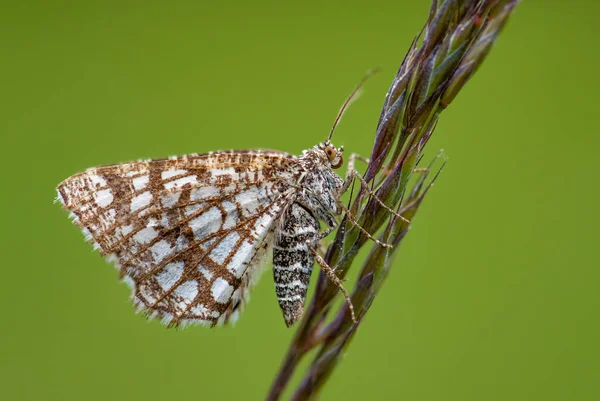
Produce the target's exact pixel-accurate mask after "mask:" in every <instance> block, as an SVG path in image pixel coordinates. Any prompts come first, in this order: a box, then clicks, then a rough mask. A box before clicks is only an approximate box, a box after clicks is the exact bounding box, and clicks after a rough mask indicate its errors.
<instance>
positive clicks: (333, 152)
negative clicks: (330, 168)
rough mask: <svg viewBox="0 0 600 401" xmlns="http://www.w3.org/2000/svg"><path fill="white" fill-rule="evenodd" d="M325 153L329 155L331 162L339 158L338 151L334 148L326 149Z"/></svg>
mask: <svg viewBox="0 0 600 401" xmlns="http://www.w3.org/2000/svg"><path fill="white" fill-rule="evenodd" d="M325 153H326V154H327V158H328V159H329V161H332V160H333V159H335V157H336V156H337V151H336V150H335V149H332V148H327V149H325Z"/></svg>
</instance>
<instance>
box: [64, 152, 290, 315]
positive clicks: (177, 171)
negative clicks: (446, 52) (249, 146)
mask: <svg viewBox="0 0 600 401" xmlns="http://www.w3.org/2000/svg"><path fill="white" fill-rule="evenodd" d="M292 160H294V158H293V157H291V156H288V155H286V154H283V153H276V152H262V153H261V152H237V151H236V152H233V151H232V152H217V153H209V154H205V155H189V156H183V157H181V158H171V159H164V160H151V161H140V162H134V163H126V164H120V165H112V166H105V167H99V168H93V169H89V170H87V171H85V172H83V173H80V174H76V175H74V176H72V177H70V178H68V179H67V180H65V181H64V182H62V183H61V184H60V185H59V187H58V197H59V200H60V201H61V202H62V203H63V204H64V205H65V207H66V208H67V209H68V210H70V211H71V212H72V217H73V219H74V221H75V223H76V224H77V225H79V226H80V227H81V228H82V230H83V231H84V234H85V235H86V238H87V239H88V240H89V241H91V242H93V243H94V246H95V247H96V248H98V249H99V250H100V252H101V253H102V254H104V255H106V256H107V257H108V258H109V259H111V260H113V261H114V262H115V263H116V264H117V266H118V267H119V269H120V271H121V276H122V277H123V278H124V279H125V281H127V282H129V283H130V284H131V285H132V286H133V288H134V294H133V296H134V302H135V303H136V304H137V305H138V306H139V308H140V309H143V310H146V311H147V312H148V314H149V315H151V316H158V317H161V318H162V319H163V321H164V322H165V323H167V324H170V325H177V324H186V323H201V324H208V325H215V324H216V323H220V322H224V321H227V320H228V319H229V318H230V317H231V316H233V314H234V313H235V312H237V311H238V310H239V306H240V305H241V303H242V302H243V299H244V298H246V297H247V289H248V285H249V283H250V282H251V281H252V273H253V272H254V271H256V270H257V265H258V264H259V263H260V260H259V259H261V258H260V257H261V256H262V255H264V253H265V251H266V248H267V245H268V244H270V243H271V236H272V235H273V230H274V228H275V223H276V221H277V220H278V218H279V216H280V215H281V213H282V211H283V209H284V207H285V205H286V204H288V203H289V202H290V197H291V196H293V193H294V191H293V189H290V188H289V187H288V184H287V183H289V182H290V181H293V180H292V175H294V174H297V171H296V172H295V170H294V169H293V168H292V166H291V165H289V164H290V162H291V161H292Z"/></svg>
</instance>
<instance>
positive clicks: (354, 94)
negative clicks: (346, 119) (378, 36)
mask: <svg viewBox="0 0 600 401" xmlns="http://www.w3.org/2000/svg"><path fill="white" fill-rule="evenodd" d="M376 72H379V68H373V69H371V70H369V71H367V73H366V74H365V76H364V77H363V78H362V79H361V80H360V82H359V83H358V85H356V88H354V90H353V91H352V93H351V94H350V96H348V98H347V99H346V101H345V102H344V104H342V108H341V109H340V111H339V112H338V115H337V117H336V118H335V121H334V122H333V127H331V131H329V136H328V137H327V141H328V142H329V141H330V140H331V137H332V136H333V131H335V127H337V125H338V123H339V122H340V120H341V119H342V116H343V115H344V112H345V111H346V109H347V108H348V107H350V105H351V104H352V103H354V101H355V100H356V99H358V98H359V97H360V95H361V92H362V91H361V88H362V86H363V84H364V83H365V82H366V81H367V79H369V77H370V76H371V75H373V74H375V73H376Z"/></svg>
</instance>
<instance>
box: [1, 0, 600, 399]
mask: <svg viewBox="0 0 600 401" xmlns="http://www.w3.org/2000/svg"><path fill="white" fill-rule="evenodd" d="M101 3H102V4H100V3H98V4H93V3H92V2H74V3H72V4H70V3H68V2H47V3H39V4H33V3H24V2H23V3H21V5H16V4H12V5H7V4H5V5H4V6H3V10H2V15H1V16H0V48H1V49H2V62H1V64H0V72H1V75H0V76H1V78H0V79H1V80H2V82H1V93H2V95H1V97H0V99H1V100H0V102H2V104H1V105H0V106H1V107H0V134H1V137H2V142H1V143H2V149H3V157H2V158H1V163H2V166H1V170H0V171H1V172H2V173H1V174H2V184H3V185H2V188H3V189H2V197H1V198H0V199H1V200H0V202H2V208H1V210H2V220H1V221H2V223H3V224H2V230H1V231H0V236H1V238H0V240H1V241H0V243H1V244H2V245H1V246H2V259H3V263H2V274H1V280H0V286H1V292H0V294H1V299H0V300H1V301H2V305H3V317H2V323H1V325H2V326H1V333H2V337H1V341H0V398H1V399H4V400H24V399H30V400H54V399H56V400H109V399H115V400H144V401H148V400H167V399H169V400H217V399H219V400H227V399H237V400H246V399H261V398H262V397H264V395H265V394H266V391H267V389H268V386H269V385H270V382H271V380H272V378H273V376H274V374H275V372H276V370H277V369H278V366H279V363H280V361H281V359H282V357H283V354H284V352H285V350H286V347H287V345H288V343H289V341H290V339H291V336H292V335H293V331H292V330H288V329H286V327H285V325H284V323H283V320H282V317H281V313H280V312H279V310H278V305H277V303H276V302H275V295H274V290H273V284H272V279H271V277H270V273H266V274H265V277H264V278H263V280H262V281H261V283H260V284H259V285H258V287H257V288H256V290H255V291H254V293H253V299H252V301H251V302H250V304H249V306H248V308H247V310H246V312H245V313H244V315H243V316H242V318H241V320H240V322H239V323H238V325H237V326H236V327H234V328H230V327H227V328H220V329H215V330H209V329H204V328H200V327H194V328H191V329H187V330H184V331H175V330H167V329H165V328H164V327H163V326H161V325H160V324H159V323H158V322H150V323H147V322H146V321H145V320H144V319H143V318H141V317H140V316H137V315H135V314H134V313H133V310H132V308H131V306H130V305H129V301H128V289H127V288H126V286H125V285H123V284H118V282H117V273H116V272H115V271H114V270H113V269H112V268H110V267H109V266H108V264H106V263H105V262H104V261H103V260H102V259H101V258H100V257H99V256H98V255H97V254H96V253H92V251H91V248H90V246H89V245H87V244H85V243H84V242H83V240H82V235H81V234H80V233H79V232H78V230H77V229H76V228H75V227H74V226H73V225H71V224H70V223H69V221H68V220H67V218H66V213H65V212H63V211H61V210H60V208H59V207H58V205H53V204H52V200H53V198H54V196H55V193H54V187H55V186H56V184H57V183H58V182H60V181H61V180H62V179H64V178H66V177H68V176H69V175H71V174H74V173H76V172H78V171H80V170H83V169H84V168H86V167H89V166H94V165H101V164H108V163H115V162H119V161H126V160H129V159H136V158H147V157H162V156H166V155H172V154H183V153H191V152H205V151H209V150H216V149H228V148H252V147H268V148H275V149H281V150H285V151H289V152H293V153H299V152H300V151H301V150H302V149H305V148H307V147H310V146H312V145H313V144H314V143H316V142H318V141H321V140H323V139H324V138H325V136H326V134H327V132H328V129H329V127H330V125H331V123H332V121H333V118H334V116H335V114H336V112H337V110H338V107H339V106H340V104H341V102H342V101H343V99H344V97H345V96H346V95H347V94H348V93H349V91H350V90H351V88H352V87H353V86H354V85H355V84H356V83H357V82H358V81H359V79H360V78H361V76H362V75H363V73H364V72H365V71H367V70H368V69H370V68H372V67H375V66H381V67H382V68H383V72H382V73H380V74H378V75H377V76H375V77H374V78H373V79H372V80H371V81H370V82H369V83H368V85H367V88H366V91H365V93H364V95H363V97H362V98H361V99H360V100H359V101H358V102H356V103H355V105H353V107H352V108H351V110H350V111H349V112H348V113H347V114H346V116H345V118H344V121H343V122H342V123H341V124H340V127H339V129H338V131H337V133H336V138H335V139H336V141H335V142H336V143H337V144H343V145H344V146H345V147H346V149H348V150H349V151H353V152H359V153H363V154H368V152H369V150H370V144H371V142H372V137H373V131H374V127H375V124H376V121H377V118H378V115H379V111H380V107H381V104H382V101H383V96H384V94H385V91H386V90H387V86H388V85H389V83H390V82H391V79H392V76H393V74H394V73H395V70H396V69H397V67H398V65H399V64H400V62H401V60H402V58H403V56H404V52H405V50H406V49H407V47H408V45H409V44H410V41H411V40H412V37H413V35H414V34H415V33H416V32H417V31H418V30H419V29H420V27H421V26H422V24H423V22H424V20H425V18H426V16H427V12H428V2H426V1H419V0H412V1H393V2H392V1H383V2H378V3H376V4H375V3H368V2H358V1H353V2H347V1H338V2H326V3H321V2H313V3H303V5H299V4H294V5H292V3H291V2H290V3H289V4H288V3H286V4H285V5H276V4H269V2H257V1H254V2H250V3H246V2H238V3H239V4H234V3H231V2H228V3H223V4H222V5H215V4H202V2H195V3H192V2H190V3H189V4H185V3H178V4H175V3H168V2H141V1H139V2H130V3H121V2H114V3H113V4H110V3H108V2H101ZM250 4H251V5H250ZM599 13H600V7H599V6H598V3H597V2H592V1H572V2H562V1H544V2H542V1H534V0H531V1H525V2H524V3H523V4H521V5H520V6H519V7H518V8H517V9H516V12H515V14H514V16H513V18H512V19H511V20H510V21H509V24H508V26H507V29H506V30H505V31H504V33H503V34H502V35H501V37H500V40H499V42H498V44H497V46H496V47H495V48H494V49H493V50H492V52H491V54H490V57H489V58H488V60H486V62H485V63H484V65H483V67H482V68H481V69H480V70H479V71H478V73H477V74H476V75H475V77H474V78H473V80H472V81H471V82H469V84H468V85H467V86H466V88H465V89H464V91H463V92H462V93H460V95H459V96H458V98H457V99H456V101H455V103H453V104H452V105H451V107H450V108H449V109H448V110H446V111H445V112H444V113H443V114H442V118H441V121H440V124H439V126H438V128H437V131H436V133H435V136H434V138H433V140H432V142H431V143H430V144H429V153H428V155H429V156H430V157H433V156H434V155H435V154H436V153H437V151H438V150H439V149H440V148H444V149H445V151H446V154H447V155H448V156H449V157H450V160H449V163H448V166H447V168H446V170H445V171H444V173H443V174H442V176H441V177H440V179H439V181H438V183H437V184H436V186H435V187H434V189H433V190H432V191H431V193H430V194H429V196H428V199H427V200H426V202H425V204H424V205H423V207H422V210H421V211H420V213H419V215H418V217H417V218H416V219H415V221H414V224H413V229H412V231H411V232H410V234H409V236H408V237H407V238H406V240H405V242H404V244H403V246H402V250H401V251H400V252H399V254H398V259H397V261H396V264H395V266H394V269H393V271H392V272H391V274H390V276H389V279H388V282H387V283H386V285H385V286H384V288H383V290H382V292H381V293H380V295H379V296H378V298H377V299H376V300H375V303H374V304H373V307H372V309H371V311H370V313H369V315H368V316H367V318H366V319H365V321H364V322H363V323H364V324H363V325H362V327H361V329H360V330H359V333H358V335H357V336H356V337H355V339H354V342H353V344H352V345H351V346H350V347H349V349H348V352H347V354H346V356H345V358H344V360H343V361H342V363H341V364H340V366H339V367H338V369H337V370H336V371H335V373H334V375H333V376H332V378H331V380H330V382H329V383H328V384H327V386H326V387H325V388H324V391H323V394H322V399H324V400H334V399H345V400H373V399H398V400H423V401H432V400H436V401H437V400H461V401H465V400H474V401H475V400H544V401H546V400H597V399H599V398H600V352H599V351H600V346H599V340H600V325H599V310H600V309H599V308H600V295H599V288H600V287H599V284H600V272H599V269H598V267H599V263H598V262H597V251H596V250H594V247H595V246H598V245H596V242H597V241H598V240H599V235H598V224H599V223H600V222H599V219H598V211H597V210H596V207H597V206H598V167H597V166H598V156H597V155H598V149H599V147H600V139H599V137H598V129H597V123H596V122H595V121H594V123H593V122H592V119H594V117H596V115H595V114H596V113H597V111H596V108H597V107H596V106H597V104H598V92H599V90H600V85H599V84H598V78H597V77H598V75H597V69H598V42H597V40H598V37H599V36H600V28H599V24H598V22H597V16H598V14H599ZM298 380H299V378H298V377H296V379H295V383H297V382H298Z"/></svg>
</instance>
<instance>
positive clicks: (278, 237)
mask: <svg viewBox="0 0 600 401" xmlns="http://www.w3.org/2000/svg"><path fill="white" fill-rule="evenodd" d="M318 233H319V223H318V222H317V220H316V219H315V218H314V217H313V216H312V214H311V213H310V212H309V211H308V210H306V209H305V208H304V207H302V206H301V205H299V204H298V203H293V204H292V205H291V206H290V207H289V208H288V209H287V211H286V212H285V214H284V215H283V216H282V221H281V224H280V225H279V227H278V229H276V231H275V241H274V246H273V274H274V277H275V291H276V293H277V300H278V301H279V306H280V307H281V311H282V312H283V317H284V319H285V323H286V324H287V326H288V327H289V326H291V325H292V324H294V322H296V321H297V320H299V319H300V317H301V316H302V312H303V311H304V301H305V300H306V291H307V289H308V283H309V281H310V274H311V272H312V267H313V264H314V263H315V258H314V256H313V254H312V253H311V252H310V250H309V249H308V246H307V243H306V242H307V241H309V242H310V243H311V245H312V246H315V245H316V244H315V242H316V239H317V236H318Z"/></svg>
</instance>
